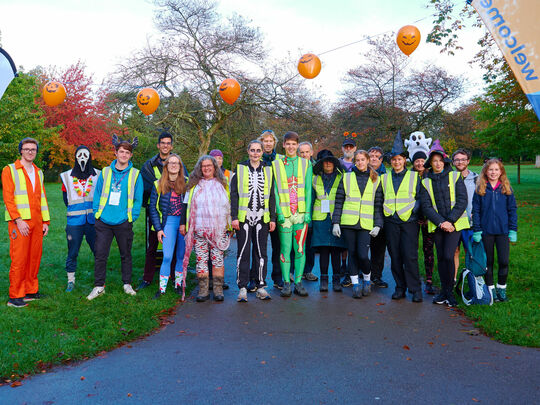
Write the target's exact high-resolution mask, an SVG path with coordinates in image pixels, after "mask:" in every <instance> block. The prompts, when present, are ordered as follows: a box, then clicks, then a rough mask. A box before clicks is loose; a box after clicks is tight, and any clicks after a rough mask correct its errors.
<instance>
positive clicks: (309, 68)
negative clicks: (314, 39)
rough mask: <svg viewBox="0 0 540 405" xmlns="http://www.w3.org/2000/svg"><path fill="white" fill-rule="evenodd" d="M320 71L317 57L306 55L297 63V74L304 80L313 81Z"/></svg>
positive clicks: (319, 61) (310, 54)
mask: <svg viewBox="0 0 540 405" xmlns="http://www.w3.org/2000/svg"><path fill="white" fill-rule="evenodd" d="M320 71H321V60H320V59H319V57H318V56H317V55H314V54H312V53H306V54H305V55H302V57H301V58H300V60H299V61H298V73H300V74H301V75H302V76H303V77H305V78H306V79H313V78H315V77H317V75H318V74H319V73H320Z"/></svg>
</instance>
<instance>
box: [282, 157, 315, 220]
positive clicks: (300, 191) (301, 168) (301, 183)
mask: <svg viewBox="0 0 540 405" xmlns="http://www.w3.org/2000/svg"><path fill="white" fill-rule="evenodd" d="M298 163H299V164H298V168H297V176H296V178H297V181H298V188H297V197H298V212H299V213H306V212H307V210H306V175H307V170H308V165H309V161H308V160H306V159H304V158H301V157H300V156H299V157H298ZM272 169H273V170H274V176H275V177H276V185H277V191H278V197H279V207H280V208H281V212H282V214H283V216H284V217H285V218H287V217H290V216H291V200H290V198H289V182H288V181H287V172H286V171H285V164H284V163H283V160H282V159H276V160H274V161H273V162H272ZM310 192H311V191H310Z"/></svg>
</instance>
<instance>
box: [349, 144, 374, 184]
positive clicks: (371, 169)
mask: <svg viewBox="0 0 540 405" xmlns="http://www.w3.org/2000/svg"><path fill="white" fill-rule="evenodd" d="M358 155H362V156H364V157H365V158H366V159H367V161H368V170H369V178H370V179H371V182H372V183H375V182H376V181H377V177H379V175H378V174H377V172H376V171H375V170H373V168H372V167H371V166H370V165H369V153H368V152H366V151H365V150H364V149H360V150H357V151H356V152H354V157H353V160H354V165H355V166H356V156H358Z"/></svg>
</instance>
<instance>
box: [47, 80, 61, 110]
mask: <svg viewBox="0 0 540 405" xmlns="http://www.w3.org/2000/svg"><path fill="white" fill-rule="evenodd" d="M65 98H66V88H65V87H64V85H63V84H62V83H59V82H49V83H47V84H46V85H45V86H43V101H45V104H47V105H48V106H49V107H54V106H57V105H58V104H61V103H62V102H63V101H64V99H65Z"/></svg>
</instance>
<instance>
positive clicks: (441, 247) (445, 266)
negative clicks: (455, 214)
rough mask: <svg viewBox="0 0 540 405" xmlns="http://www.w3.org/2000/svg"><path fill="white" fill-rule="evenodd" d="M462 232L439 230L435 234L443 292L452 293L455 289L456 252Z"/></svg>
mask: <svg viewBox="0 0 540 405" xmlns="http://www.w3.org/2000/svg"><path fill="white" fill-rule="evenodd" d="M460 237H461V232H459V231H454V232H445V231H443V230H442V229H437V230H436V231H435V233H434V234H433V240H434V241H435V247H436V248H437V266H438V268H439V278H440V279H441V287H442V290H443V291H452V288H453V287H454V276H455V273H456V268H455V264H454V253H455V252H456V249H457V246H458V243H459V238H460Z"/></svg>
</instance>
